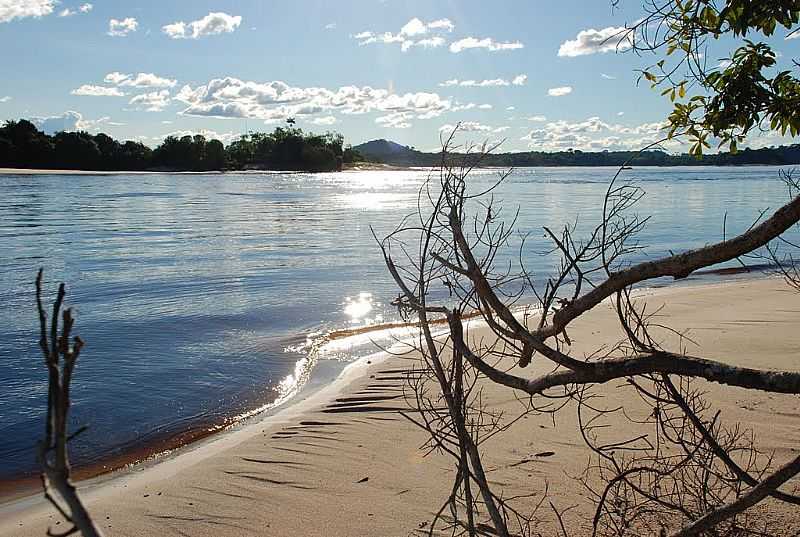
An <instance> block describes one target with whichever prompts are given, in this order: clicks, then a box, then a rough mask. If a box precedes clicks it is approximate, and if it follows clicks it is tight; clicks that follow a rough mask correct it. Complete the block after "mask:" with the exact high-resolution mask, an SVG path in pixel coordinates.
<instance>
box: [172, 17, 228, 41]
mask: <svg viewBox="0 0 800 537" xmlns="http://www.w3.org/2000/svg"><path fill="white" fill-rule="evenodd" d="M241 24H242V17H241V16H239V15H228V14H227V13H222V12H218V13H213V12H212V13H209V14H208V15H206V16H205V17H203V18H202V19H200V20H196V21H192V22H183V21H178V22H173V23H172V24H167V25H166V26H162V27H161V30H162V31H163V32H164V33H165V34H167V35H168V36H169V37H171V38H172V39H199V38H201V37H205V36H209V35H218V34H225V33H231V32H233V31H235V30H236V29H237V28H238V27H239V25H241Z"/></svg>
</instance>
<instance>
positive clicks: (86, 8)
mask: <svg viewBox="0 0 800 537" xmlns="http://www.w3.org/2000/svg"><path fill="white" fill-rule="evenodd" d="M93 7H94V6H93V5H92V4H81V5H80V6H78V10H77V11H75V10H74V9H70V8H68V7H67V8H64V9H62V10H61V11H59V13H58V16H59V17H71V16H73V15H77V14H78V13H89V12H90V11H91V10H92V8H93Z"/></svg>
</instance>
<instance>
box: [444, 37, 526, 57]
mask: <svg viewBox="0 0 800 537" xmlns="http://www.w3.org/2000/svg"><path fill="white" fill-rule="evenodd" d="M524 47H525V45H523V44H522V43H520V42H519V41H511V42H499V41H495V40H494V39H492V38H491V37H484V38H483V39H478V38H476V37H465V38H464V39H459V40H458V41H454V42H452V43H450V52H452V53H454V54H458V53H459V52H463V51H465V50H469V49H473V48H483V49H486V50H489V51H492V52H497V51H500V50H517V49H521V48H524Z"/></svg>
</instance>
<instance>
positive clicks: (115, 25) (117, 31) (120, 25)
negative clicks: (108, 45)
mask: <svg viewBox="0 0 800 537" xmlns="http://www.w3.org/2000/svg"><path fill="white" fill-rule="evenodd" d="M138 28H139V23H138V22H137V21H136V19H135V18H133V17H127V18H125V19H122V20H118V19H111V20H110V21H108V35H110V36H112V37H125V36H127V35H128V34H129V33H131V32H135V31H136V30H137V29H138Z"/></svg>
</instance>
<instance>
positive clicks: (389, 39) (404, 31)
mask: <svg viewBox="0 0 800 537" xmlns="http://www.w3.org/2000/svg"><path fill="white" fill-rule="evenodd" d="M454 28H455V26H454V25H453V23H452V22H450V20H449V19H439V20H435V21H431V22H424V21H422V20H420V19H418V18H417V17H414V18H412V19H411V20H409V21H408V22H407V23H406V24H405V25H403V27H402V28H400V31H399V32H398V33H396V34H394V33H392V32H371V31H366V32H360V33H357V34H355V35H352V36H351V37H352V38H353V39H356V40H358V44H359V45H361V46H363V45H371V44H373V43H384V44H392V43H398V44H400V50H402V51H403V52H406V51H408V50H409V49H411V48H412V47H420V48H437V47H441V46H444V45H445V44H446V43H447V41H446V40H445V38H444V37H442V35H441V34H444V33H449V32H452V31H453V29H454ZM431 34H433V35H431ZM422 36H428V37H422Z"/></svg>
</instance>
